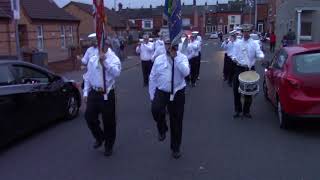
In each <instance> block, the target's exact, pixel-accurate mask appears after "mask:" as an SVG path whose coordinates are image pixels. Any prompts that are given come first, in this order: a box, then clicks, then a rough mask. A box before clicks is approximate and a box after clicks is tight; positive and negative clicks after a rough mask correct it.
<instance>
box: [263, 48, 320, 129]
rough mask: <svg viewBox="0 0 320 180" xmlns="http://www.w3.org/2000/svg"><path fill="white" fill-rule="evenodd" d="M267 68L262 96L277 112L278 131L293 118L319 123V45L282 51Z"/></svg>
mask: <svg viewBox="0 0 320 180" xmlns="http://www.w3.org/2000/svg"><path fill="white" fill-rule="evenodd" d="M266 67H267V68H266V70H265V81H264V83H263V87H264V94H265V97H266V98H267V99H269V100H270V101H271V103H272V104H273V105H274V106H275V107H276V108H277V112H278V118H279V122H280V127H281V128H287V127H288V125H289V124H290V120H291V119H293V118H292V117H303V118H312V119H313V118H315V119H320V44H319V43H312V44H303V45H297V46H292V47H285V48H282V49H280V50H279V51H278V52H277V53H276V55H275V56H274V58H273V60H272V62H271V64H270V66H269V65H266ZM298 119H300V118H298Z"/></svg>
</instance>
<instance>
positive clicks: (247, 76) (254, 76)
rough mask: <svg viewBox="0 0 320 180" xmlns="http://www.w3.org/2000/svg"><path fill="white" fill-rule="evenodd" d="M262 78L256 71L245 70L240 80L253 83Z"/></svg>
mask: <svg viewBox="0 0 320 180" xmlns="http://www.w3.org/2000/svg"><path fill="white" fill-rule="evenodd" d="M259 79H260V75H259V74H258V73H256V72H255V71H245V72H243V73H241V74H240V75H239V80H240V81H242V82H247V83H253V82H257V81H259Z"/></svg>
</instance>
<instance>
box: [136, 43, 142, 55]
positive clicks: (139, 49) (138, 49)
mask: <svg viewBox="0 0 320 180" xmlns="http://www.w3.org/2000/svg"><path fill="white" fill-rule="evenodd" d="M140 46H141V45H139V46H137V48H136V53H137V54H140V52H141V47H140Z"/></svg>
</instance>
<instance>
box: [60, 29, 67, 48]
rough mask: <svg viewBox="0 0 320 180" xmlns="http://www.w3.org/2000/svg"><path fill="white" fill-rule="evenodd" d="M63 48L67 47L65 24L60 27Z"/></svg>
mask: <svg viewBox="0 0 320 180" xmlns="http://www.w3.org/2000/svg"><path fill="white" fill-rule="evenodd" d="M60 41H61V48H66V30H65V27H64V26H61V27H60Z"/></svg>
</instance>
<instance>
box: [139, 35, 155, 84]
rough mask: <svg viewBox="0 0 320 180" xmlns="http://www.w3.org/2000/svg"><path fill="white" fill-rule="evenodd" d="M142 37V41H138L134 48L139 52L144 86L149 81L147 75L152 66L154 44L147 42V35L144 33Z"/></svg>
mask: <svg viewBox="0 0 320 180" xmlns="http://www.w3.org/2000/svg"><path fill="white" fill-rule="evenodd" d="M143 38H144V39H143V42H142V43H139V45H138V46H137V48H136V52H137V53H138V54H140V59H141V67H142V73H143V85H144V87H146V86H148V83H149V75H150V71H151V68H152V55H153V52H154V45H153V43H152V42H149V36H148V35H144V36H143Z"/></svg>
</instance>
